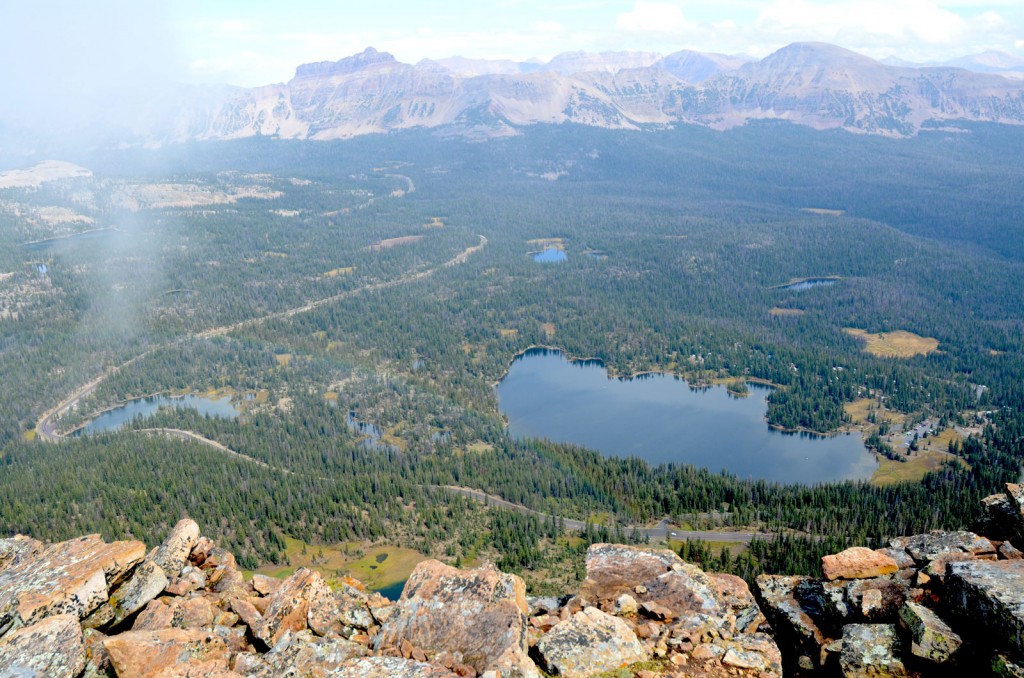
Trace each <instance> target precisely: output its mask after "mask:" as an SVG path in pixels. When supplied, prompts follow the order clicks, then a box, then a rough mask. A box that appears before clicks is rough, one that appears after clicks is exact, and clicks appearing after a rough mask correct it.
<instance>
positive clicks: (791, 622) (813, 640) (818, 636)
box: [756, 574, 831, 666]
mask: <svg viewBox="0 0 1024 678" xmlns="http://www.w3.org/2000/svg"><path fill="white" fill-rule="evenodd" d="M813 581H814V580H812V579H811V578H810V577H791V576H784V575H772V574H762V575H760V576H758V578H757V581H756V586H757V596H758V601H759V602H760V603H761V610H762V611H763V612H764V615H765V616H766V617H767V618H768V623H769V624H771V626H772V629H773V630H774V631H775V634H776V637H777V638H778V640H779V642H780V645H781V646H782V647H785V648H787V649H788V650H790V651H791V652H793V653H795V655H796V656H798V657H805V658H806V660H807V661H809V662H810V663H811V664H812V665H813V666H821V665H822V664H823V663H824V661H825V660H824V657H825V655H826V653H825V648H826V646H827V645H828V644H829V642H831V639H830V638H829V636H827V635H826V634H825V632H824V631H823V630H822V628H821V626H819V624H818V622H817V621H815V619H814V618H813V617H812V616H811V615H810V614H809V612H808V610H807V609H805V607H804V605H803V604H801V601H800V599H799V598H798V597H797V595H796V592H797V590H798V589H803V588H804V587H806V586H807V585H808V584H809V583H812V582H813Z"/></svg>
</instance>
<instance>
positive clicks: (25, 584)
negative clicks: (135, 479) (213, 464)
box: [0, 485, 1024, 678]
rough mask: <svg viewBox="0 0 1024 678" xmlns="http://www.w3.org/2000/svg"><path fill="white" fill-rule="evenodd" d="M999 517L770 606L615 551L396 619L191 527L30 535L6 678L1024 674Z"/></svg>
mask: <svg viewBox="0 0 1024 678" xmlns="http://www.w3.org/2000/svg"><path fill="white" fill-rule="evenodd" d="M985 505H986V510H987V512H988V520H987V522H986V524H985V525H984V528H985V530H986V531H988V532H989V533H990V534H991V535H992V536H991V537H990V538H986V537H982V536H979V535H977V534H974V533H970V532H956V533H932V534H924V535H916V536H912V537H901V538H898V539H894V540H893V541H892V543H891V544H890V545H889V546H888V547H887V548H883V549H877V550H870V549H866V548H854V549H850V550H848V551H845V552H843V553H841V554H836V555H834V556H827V557H826V558H825V559H824V561H823V564H822V565H823V572H824V578H821V579H815V578H809V577H784V576H762V577H760V578H759V579H758V582H757V590H756V592H755V593H756V597H755V595H753V594H752V593H751V591H750V590H749V589H748V587H747V585H746V584H745V583H744V582H743V581H742V580H741V579H739V578H737V577H734V576H731V575H722V574H709V573H705V572H703V571H701V570H700V569H699V568H697V567H695V566H693V565H691V564H688V563H685V562H683V561H682V560H681V559H680V558H679V557H678V556H677V555H676V554H675V553H673V552H671V551H666V550H653V549H641V548H635V547H629V546H620V545H613V544H595V545H594V546H592V547H591V548H590V549H589V550H588V552H587V557H586V572H587V576H586V579H585V580H584V582H583V583H582V585H581V587H580V590H579V592H577V593H576V594H575V595H569V596H565V597H562V598H528V597H527V596H526V593H525V587H524V585H523V582H522V580H521V579H520V578H519V577H517V576H515V575H511V574H505V573H502V572H500V571H498V570H497V569H496V568H494V567H493V566H490V565H484V566H482V567H479V568H477V569H473V570H459V569H456V568H453V567H450V566H448V565H445V564H443V563H440V562H438V561H432V560H430V561H425V562H423V563H421V564H420V565H419V566H418V567H417V568H416V570H415V571H414V573H413V574H412V576H411V578H410V579H409V581H408V582H407V584H406V586H405V591H404V592H403V594H402V597H401V599H400V600H399V601H397V602H395V603H392V602H391V601H388V600H386V599H385V598H383V597H381V596H380V595H378V594H375V593H368V592H367V591H365V589H364V588H363V587H362V585H361V584H360V583H359V582H357V581H354V580H344V581H339V582H335V587H334V588H333V589H332V588H331V586H329V585H328V583H327V582H325V581H324V579H323V578H322V577H321V576H320V575H319V574H318V573H316V572H313V571H310V570H306V569H299V570H298V571H296V572H295V573H294V574H292V575H291V576H289V577H287V578H286V579H282V580H277V579H271V578H268V577H263V576H260V575H256V576H255V577H253V578H252V580H251V581H245V580H244V578H243V577H242V574H241V572H240V571H239V570H238V568H237V566H236V564H235V559H234V557H233V556H232V555H231V554H230V553H228V552H227V551H224V550H223V549H220V548H218V547H216V546H215V544H214V543H213V542H212V541H211V540H209V539H207V538H205V537H201V536H200V534H199V527H198V526H197V525H196V523H194V522H193V521H191V520H188V519H185V520H182V521H181V522H179V523H178V524H177V525H176V526H175V528H174V529H173V530H172V532H171V533H170V535H169V536H168V538H167V539H166V541H164V543H162V544H160V545H159V546H157V547H156V548H154V549H152V550H150V551H148V552H147V550H146V547H145V546H144V545H143V544H142V543H141V542H137V541H120V542H113V543H106V542H104V541H102V540H101V539H100V538H99V537H98V536H96V535H90V536H86V537H81V538H78V539H73V540H70V541H66V542H61V543H58V544H44V543H42V542H39V541H36V540H34V539H31V538H28V537H24V536H16V537H13V538H9V539H4V540H0V676H19V677H21V676H55V677H70V678H76V677H79V676H87V677H89V678H97V677H100V676H117V677H119V678H123V677H125V676H132V677H133V678H134V677H142V676H154V677H155V676H160V677H165V678H169V677H171V676H178V677H184V676H218V677H222V678H227V677H229V676H253V677H256V678H263V677H266V678H277V677H278V676H352V677H356V676H358V677H364V676H379V677H384V676H400V677H401V676H408V677H414V676H417V677H418V676H422V677H435V678H448V677H454V676H491V677H495V678H497V677H498V676H502V677H505V678H508V677H517V676H518V677H532V676H537V677H538V678H539V676H541V675H545V674H546V675H556V676H568V677H582V676H597V675H607V676H611V675H614V676H637V677H639V678H653V677H654V676H662V675H664V676H698V675H699V676H758V677H759V678H766V677H768V676H780V675H782V673H783V666H784V663H785V665H786V666H787V667H788V669H790V670H792V671H795V672H808V673H809V672H815V673H820V674H823V675H834V674H841V675H843V676H850V677H853V676H907V675H933V674H936V673H943V674H946V675H986V674H988V673H991V672H993V671H995V672H997V673H1000V674H1002V675H1024V668H1022V665H1021V664H1020V663H1018V662H1019V659H1020V657H1021V656H1022V654H1024V645H1022V641H1021V638H1022V636H1024V559H1021V556H1022V554H1021V552H1020V551H1019V550H1017V548H1016V547H1015V546H1014V544H1013V542H1014V541H1015V540H1016V541H1017V542H1018V543H1020V539H1021V536H1022V535H1024V512H1022V509H1024V488H1022V487H1020V486H1017V485H1010V486H1008V487H1007V491H1006V493H1005V494H1002V495H996V496H993V497H990V498H988V499H986V500H985ZM759 603H760V604H759ZM762 611H763V612H762ZM780 646H781V648H782V651H781V652H780Z"/></svg>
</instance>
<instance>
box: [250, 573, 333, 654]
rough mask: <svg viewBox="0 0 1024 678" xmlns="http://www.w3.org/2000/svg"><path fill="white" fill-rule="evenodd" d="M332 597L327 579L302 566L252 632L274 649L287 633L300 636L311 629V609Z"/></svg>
mask: <svg viewBox="0 0 1024 678" xmlns="http://www.w3.org/2000/svg"><path fill="white" fill-rule="evenodd" d="M330 598H331V590H330V589H329V588H328V586H327V582H325V581H324V578H323V577H322V576H320V574H319V573H318V572H314V571H313V570H308V569H306V568H304V567H301V568H299V569H298V570H296V571H295V573H294V574H292V575H291V576H290V577H288V578H287V579H285V580H284V581H283V582H281V587H280V588H279V589H278V590H277V593H275V594H274V595H273V596H271V597H270V601H271V602H270V606H269V607H268V608H267V609H266V612H264V613H263V615H262V616H261V618H260V619H259V620H258V622H257V623H256V624H254V628H252V633H253V635H254V636H256V637H257V638H259V639H260V640H261V641H263V642H264V643H265V644H266V645H267V647H273V646H274V645H275V644H277V641H278V640H280V639H281V637H282V636H283V635H284V634H285V633H287V632H289V631H291V632H293V633H297V632H299V631H303V630H305V629H306V628H308V626H309V623H308V615H309V611H310V609H311V608H316V607H318V606H319V605H321V604H322V603H323V601H327V600H330Z"/></svg>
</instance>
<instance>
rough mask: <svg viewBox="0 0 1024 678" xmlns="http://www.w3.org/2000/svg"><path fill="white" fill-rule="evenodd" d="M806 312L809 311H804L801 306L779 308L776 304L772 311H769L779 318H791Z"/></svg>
mask: <svg viewBox="0 0 1024 678" xmlns="http://www.w3.org/2000/svg"><path fill="white" fill-rule="evenodd" d="M805 313H807V311H802V310H800V309H799V308H779V307H778V306H774V307H772V309H771V310H770V311H768V314H769V315H773V316H775V317H777V318H791V317H796V316H801V315H804V314H805Z"/></svg>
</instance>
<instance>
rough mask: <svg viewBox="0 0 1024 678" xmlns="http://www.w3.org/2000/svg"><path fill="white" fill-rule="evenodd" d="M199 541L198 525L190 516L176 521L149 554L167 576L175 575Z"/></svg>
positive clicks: (179, 571) (179, 572)
mask: <svg viewBox="0 0 1024 678" xmlns="http://www.w3.org/2000/svg"><path fill="white" fill-rule="evenodd" d="M197 541H199V525H197V524H196V521H194V520H192V519H190V518H184V519H182V520H180V521H178V524H177V525H175V526H174V528H173V529H172V530H171V533H170V534H169V535H167V539H165V540H164V541H163V543H162V544H160V546H158V547H156V549H154V550H153V552H152V553H151V554H150V555H149V560H151V561H153V562H154V563H156V564H157V565H159V566H160V569H161V570H163V571H164V573H165V574H166V575H167V576H168V577H177V576H178V575H179V574H181V570H182V568H183V567H185V565H186V563H188V556H189V554H190V553H192V547H193V546H195V545H196V542H197Z"/></svg>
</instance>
